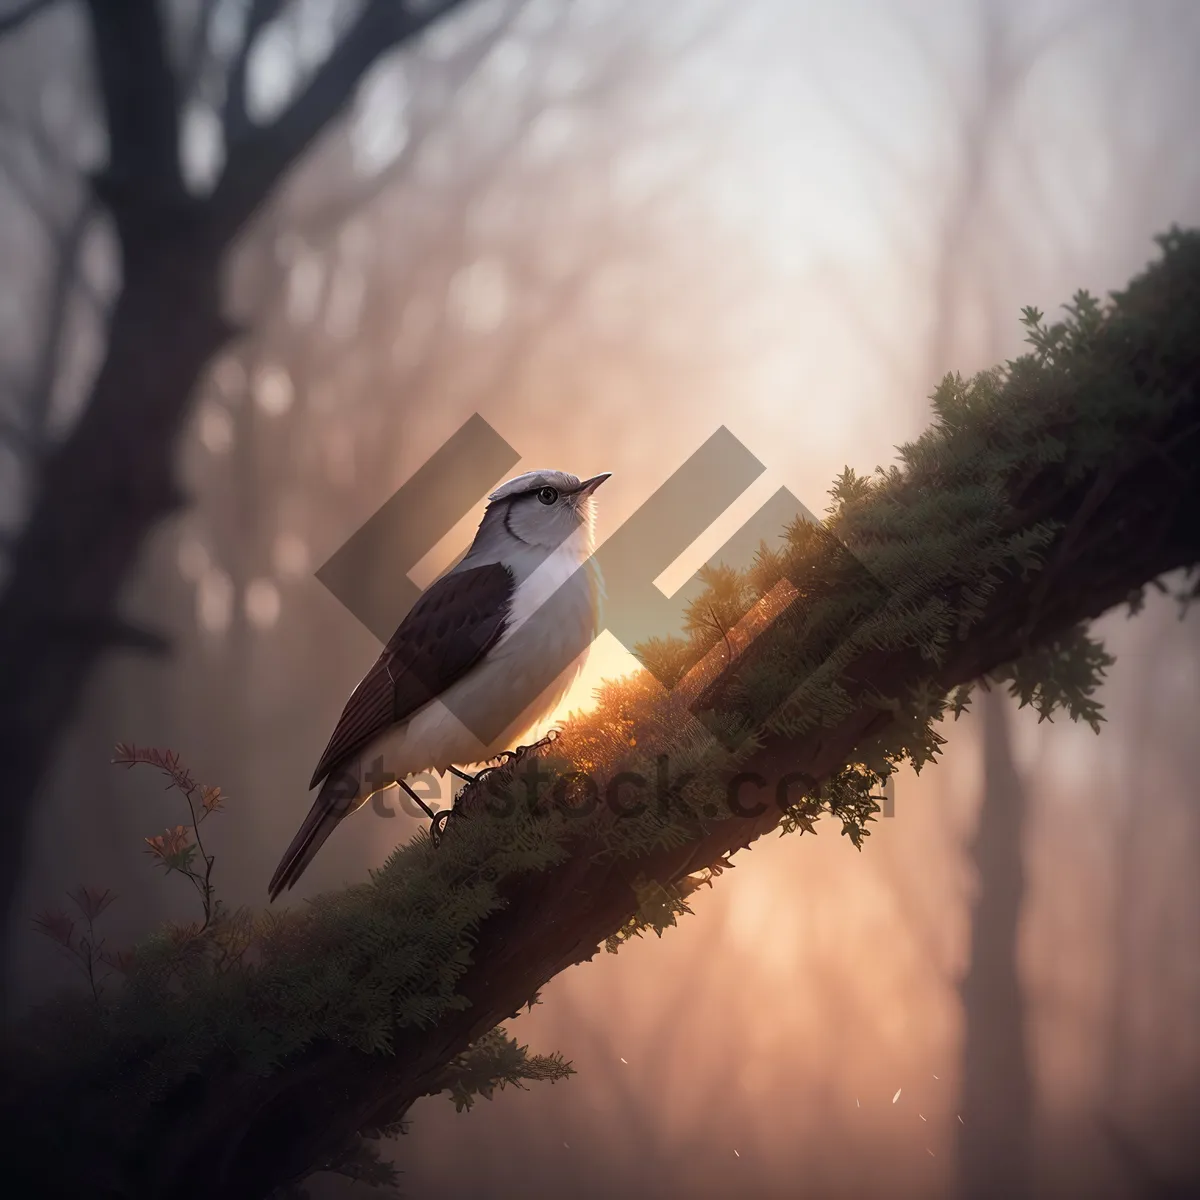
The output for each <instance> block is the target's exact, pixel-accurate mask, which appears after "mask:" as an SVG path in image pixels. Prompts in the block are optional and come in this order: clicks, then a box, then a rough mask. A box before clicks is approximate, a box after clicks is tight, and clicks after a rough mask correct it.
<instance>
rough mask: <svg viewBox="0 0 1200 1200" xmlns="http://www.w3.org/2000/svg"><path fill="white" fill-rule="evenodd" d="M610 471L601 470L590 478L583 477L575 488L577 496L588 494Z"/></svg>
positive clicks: (610, 473) (607, 476)
mask: <svg viewBox="0 0 1200 1200" xmlns="http://www.w3.org/2000/svg"><path fill="white" fill-rule="evenodd" d="M610 475H612V472H611V471H601V472H600V474H599V475H593V476H592V477H591V479H585V480H584V481H583V482H582V483H581V484H580V485H579V486H578V487H577V488H576V489H575V495H577V496H590V495H591V494H592V493H593V492H594V491H595V490H596V489H597V488H598V487H599V486H600V485H601V484H602V483H603V482H604V481H605V480H606V479H607V478H609V476H610Z"/></svg>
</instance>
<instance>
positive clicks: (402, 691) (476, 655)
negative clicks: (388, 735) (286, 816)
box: [308, 563, 514, 788]
mask: <svg viewBox="0 0 1200 1200" xmlns="http://www.w3.org/2000/svg"><path fill="white" fill-rule="evenodd" d="M513 586H514V585H513V577H512V572H510V571H509V569H508V568H507V567H505V566H503V565H502V564H500V563H490V564H488V565H486V566H481V567H471V568H469V569H468V570H466V571H459V572H456V573H453V574H450V575H443V576H442V577H441V579H439V580H437V582H436V583H434V584H432V585H431V586H430V587H429V588H428V590H427V591H426V592H425V593H424V595H422V597H421V598H420V600H418V601H417V603H416V604H415V605H414V606H413V608H412V611H411V612H409V614H408V616H406V617H405V618H404V620H403V621H402V622H401V623H400V628H399V629H397V630H396V632H395V633H394V634H393V635H392V639H391V641H389V642H388V644H387V645H386V646H385V647H384V648H383V653H382V654H380V656H379V659H378V661H377V662H376V663H375V665H374V666H373V667H372V668H371V669H370V670H369V671H368V672H367V673H366V675H365V676H364V677H363V679H362V682H360V683H359V685H358V687H356V688H355V689H354V691H353V692H352V693H351V696H350V699H349V700H347V701H346V707H345V708H344V709H343V710H342V715H341V717H340V718H339V720H338V723H337V728H336V729H334V731H333V736H332V737H331V738H330V739H329V745H328V746H326V747H325V753H324V754H322V755H321V761H320V762H319V763H318V764H317V769H316V770H315V771H314V772H313V777H312V782H311V783H310V784H309V785H308V786H309V787H310V788H314V787H316V786H317V784H318V783H320V782H321V780H322V779H324V778H325V777H326V776H327V775H328V774H329V773H330V772H331V771H333V770H334V769H336V768H337V767H338V766H339V765H341V764H342V763H343V762H345V761H346V760H347V759H348V758H350V757H352V756H353V755H354V754H355V753H356V752H357V751H358V750H360V749H362V747H363V746H365V745H366V744H367V743H369V742H370V741H372V740H373V739H374V738H376V737H378V736H379V734H381V733H383V732H384V730H386V729H388V728H389V727H390V726H392V725H395V724H397V723H398V722H400V721H405V720H407V719H408V718H409V717H410V716H412V714H413V713H414V712H416V711H417V709H419V708H420V707H421V706H422V705H423V704H425V703H427V702H428V701H429V700H432V699H434V697H436V696H438V695H440V694H441V693H442V692H443V691H445V690H446V688H448V687H449V686H450V685H451V684H452V683H453V682H454V681H455V680H456V679H459V678H460V677H461V676H463V675H465V674H466V672H467V671H469V670H470V669H471V667H473V666H474V665H475V664H476V663H477V662H478V661H479V660H480V659H481V658H482V657H483V656H484V655H485V654H486V653H487V652H488V650H490V649H491V647H492V646H494V645H495V644H496V642H497V640H498V639H499V638H500V635H501V634H502V633H503V632H504V627H505V624H506V622H507V619H508V610H509V602H510V601H511V600H512V595H513Z"/></svg>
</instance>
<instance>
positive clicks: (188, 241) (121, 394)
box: [0, 0, 461, 963]
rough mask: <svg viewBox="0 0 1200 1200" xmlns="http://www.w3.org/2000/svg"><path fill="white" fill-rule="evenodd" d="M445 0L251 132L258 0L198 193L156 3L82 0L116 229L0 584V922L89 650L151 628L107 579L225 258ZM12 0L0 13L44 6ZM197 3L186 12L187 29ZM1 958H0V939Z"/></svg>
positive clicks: (148, 503)
mask: <svg viewBox="0 0 1200 1200" xmlns="http://www.w3.org/2000/svg"><path fill="white" fill-rule="evenodd" d="M460 3H461V0H442V2H440V3H434V4H427V5H422V6H420V7H419V8H416V7H413V8H409V7H405V6H401V5H397V4H393V3H390V2H389V0H373V2H372V3H369V4H366V5H365V6H363V7H362V8H361V10H360V11H359V12H358V13H357V14H356V15H354V17H353V19H352V20H351V21H350V23H349V24H348V25H347V26H346V28H345V30H344V32H343V33H342V36H341V37H340V39H339V40H338V42H337V44H336V45H335V46H334V47H333V49H332V50H331V51H330V53H329V55H328V56H327V58H326V59H325V60H324V61H323V62H322V63H321V64H320V65H319V66H317V67H316V68H315V69H314V70H313V71H312V72H311V74H310V76H309V78H308V79H307V80H306V81H305V82H304V84H303V85H302V86H301V87H300V88H299V90H298V91H297V93H296V94H295V96H294V97H293V98H292V99H291V101H290V103H288V104H287V105H286V107H285V108H284V110H283V111H282V112H281V113H280V114H279V115H278V116H276V117H275V119H274V120H272V121H270V122H268V123H266V124H262V125H257V124H255V123H254V121H253V120H252V118H251V115H250V113H249V111H248V108H247V80H248V72H249V70H250V61H249V60H250V50H251V48H252V47H253V46H254V45H255V42H256V40H257V39H258V37H259V36H260V35H261V34H262V32H263V31H264V29H265V28H266V27H267V26H268V25H269V24H270V23H271V22H272V21H273V20H276V19H280V18H282V17H284V16H286V15H287V13H286V9H287V5H285V4H284V3H282V2H277V0H255V2H254V3H252V4H251V5H250V6H249V10H248V13H247V18H246V27H245V31H244V36H243V38H242V41H241V45H240V48H239V49H238V50H237V51H236V52H235V53H234V55H233V57H232V61H231V63H230V65H229V69H228V73H227V77H226V102H225V104H224V106H223V110H222V127H223V136H224V145H225V167H224V170H223V172H222V174H221V176H220V178H219V179H218V180H217V182H216V184H215V186H214V187H213V188H212V190H211V192H209V193H208V194H207V195H204V196H198V195H195V194H193V193H191V192H190V191H189V189H188V187H187V186H186V183H185V180H184V178H183V175H182V172H181V165H180V164H181V155H180V118H181V106H182V103H183V101H184V100H185V99H186V86H187V83H188V82H189V73H188V72H187V71H186V70H181V68H180V66H179V64H178V63H177V62H176V61H175V56H174V55H173V54H172V46H171V39H170V37H169V27H168V17H167V14H165V12H164V11H163V9H162V7H160V5H159V4H158V3H157V2H156V0H132V2H131V3H129V4H121V5H114V4H109V3H107V2H105V0H91V2H90V3H88V5H87V17H88V22H89V29H90V34H91V39H92V48H93V67H94V71H95V77H96V81H97V87H98V89H99V93H100V96H101V99H102V103H103V106H104V112H105V117H106V125H107V132H108V161H107V163H106V165H105V166H104V168H103V169H102V170H100V171H99V172H97V173H96V174H95V175H94V177H93V178H92V179H91V180H90V185H91V190H92V193H93V195H94V197H95V200H96V202H97V203H98V204H99V205H100V206H101V207H102V208H103V209H104V210H105V212H106V213H107V215H108V217H109V219H110V220H111V221H112V224H113V227H114V229H115V232H116V237H117V241H118V245H119V251H120V264H121V285H120V291H119V294H118V295H117V298H116V300H115V302H114V304H113V307H112V311H111V313H110V316H109V321H108V341H107V348H106V351H105V355H104V360H103V362H102V364H101V366H100V369H99V371H98V373H97V375H96V378H95V381H94V383H93V384H92V387H91V390H90V394H89V396H88V399H87V402H86V404H85V407H84V409H83V413H82V415H81V417H80V418H79V420H78V422H77V423H76V425H75V426H74V428H73V429H72V430H71V432H70V433H69V434H68V435H67V436H66V437H65V438H64V439H63V440H62V441H61V442H60V443H59V444H57V445H55V446H54V447H53V448H52V449H50V451H49V452H48V453H47V454H46V456H45V458H44V461H43V463H42V465H41V469H40V470H39V472H38V481H37V485H36V488H35V492H34V499H33V502H32V505H31V509H30V513H29V518H28V521H27V523H26V524H25V527H24V529H23V530H22V532H21V533H20V535H19V537H18V539H17V540H16V543H15V545H14V546H13V549H12V555H11V560H10V561H11V565H10V573H9V578H8V581H7V585H6V587H5V590H4V593H3V596H0V677H2V678H3V679H4V690H3V696H2V698H0V728H2V730H3V732H2V733H0V749H2V752H3V757H4V760H5V762H6V764H7V778H6V784H5V792H4V795H3V797H2V798H0V821H2V822H3V824H2V825H0V843H2V845H3V850H2V851H0V914H3V917H4V919H5V923H6V924H7V919H8V914H9V913H10V910H11V906H12V902H13V897H14V895H15V890H16V886H17V881H18V879H19V875H20V869H21V857H22V853H23V847H24V845H25V836H26V828H27V824H28V819H29V814H30V812H31V810H32V807H33V805H34V804H35V803H36V797H37V792H38V787H39V784H40V781H41V780H42V778H43V776H44V775H45V772H46V769H47V766H48V764H49V762H50V760H51V756H52V755H53V753H54V748H55V746H56V745H57V742H58V738H59V735H60V734H61V733H62V731H63V730H64V729H65V728H66V727H67V725H68V724H69V722H70V721H71V720H72V718H73V716H74V714H75V711H76V707H77V704H78V699H79V695H80V691H81V688H82V686H83V684H84V682H85V680H86V679H87V678H88V676H89V674H90V673H91V671H92V669H93V667H94V666H95V664H96V662H97V660H98V659H99V657H100V656H101V654H103V653H104V652H105V651H106V650H109V649H112V648H113V647H116V646H127V647H128V646H132V647H136V648H141V649H144V648H145V647H146V646H147V644H148V642H153V640H154V639H148V638H147V637H146V636H145V634H144V633H143V632H142V631H141V630H138V629H136V628H133V627H131V626H130V624H129V623H128V622H127V621H125V620H123V619H122V617H121V615H120V612H119V610H118V601H119V597H120V590H121V587H122V585H123V583H124V582H125V581H126V580H127V579H128V577H129V574H130V571H131V570H132V569H133V567H134V564H135V563H136V561H137V556H138V553H139V550H140V548H141V546H142V543H143V541H144V539H145V537H146V535H147V534H148V532H149V531H150V530H151V529H152V528H153V527H154V526H155V525H156V524H157V523H158V522H159V521H160V520H162V519H163V518H164V517H166V516H167V515H169V514H170V513H172V512H175V511H177V510H178V509H179V507H180V506H181V504H182V503H183V497H182V496H181V494H180V492H179V488H178V486H177V484H176V482H175V479H174V465H173V454H172V452H173V448H174V446H175V444H176V440H177V438H178V435H179V431H180V429H181V426H182V423H183V419H184V417H185V415H186V413H187V411H188V404H189V400H190V397H191V395H192V392H193V389H194V386H195V384H196V382H197V380H198V379H199V377H200V374H201V372H202V370H203V368H204V366H205V364H206V363H207V362H208V361H209V360H210V359H211V358H212V357H213V355H214V354H215V353H216V352H217V351H218V350H220V349H221V348H223V347H224V346H225V345H227V344H228V342H229V341H230V339H231V338H233V337H235V336H236V335H237V333H238V332H239V330H238V329H237V327H236V326H235V325H234V324H232V323H231V322H230V320H229V319H228V318H227V317H226V316H225V314H224V309H223V303H222V281H223V273H224V270H225V263H226V258H227V255H228V253H229V251H230V249H231V247H232V246H233V245H234V243H235V241H236V239H237V238H238V236H239V234H240V233H241V231H242V230H243V229H244V228H245V227H246V226H247V224H248V223H249V222H251V221H252V220H253V218H254V217H255V216H256V215H257V213H258V212H259V211H260V209H261V208H262V207H263V206H264V205H265V204H266V203H267V202H268V201H269V200H270V198H271V197H272V195H273V194H274V192H275V190H276V189H277V187H278V186H279V185H280V183H281V181H282V180H283V179H284V178H285V177H286V176H287V175H288V173H289V172H290V171H291V169H292V167H293V166H294V165H295V164H296V163H297V162H298V160H299V159H300V158H301V157H302V156H303V155H304V154H305V153H306V152H307V151H308V149H309V148H310V146H312V145H313V143H314V142H315V141H316V140H317V138H318V137H319V135H320V134H321V132H322V130H323V129H324V128H325V127H326V126H327V125H328V124H329V123H330V122H331V121H333V120H334V119H335V118H336V117H337V116H338V115H339V114H340V113H341V112H342V111H343V110H344V109H345V107H346V105H347V103H348V102H349V101H350V99H351V98H352V97H353V95H354V93H355V89H356V87H357V85H358V82H359V80H360V79H361V78H362V76H363V75H364V73H365V72H366V71H367V70H368V69H370V68H371V67H372V66H373V65H374V63H376V62H377V61H378V60H379V59H380V58H381V57H382V56H383V55H385V54H387V53H388V52H390V51H392V50H394V49H396V48H397V47H400V46H403V45H404V44H406V43H408V42H411V41H413V40H414V39H416V38H417V37H418V36H419V35H420V34H421V33H422V32H423V31H424V30H425V29H426V28H427V27H428V26H429V25H430V24H431V23H432V22H433V21H435V20H436V19H438V18H439V17H441V16H443V15H444V14H445V13H447V12H448V11H450V10H451V9H453V8H456V7H458V6H459V4H460ZM26 7H27V9H28V12H26V10H25V9H21V10H17V11H16V12H14V13H13V14H12V16H11V21H10V22H9V23H10V24H12V25H14V27H15V26H16V25H18V24H20V23H21V18H22V17H24V16H27V15H32V13H33V12H34V11H35V9H37V8H40V7H42V6H32V5H31V6H26ZM210 13H211V6H209V5H205V6H202V7H201V10H200V14H201V16H200V20H201V23H202V24H203V22H204V21H205V20H206V19H207V17H208V16H209V15H210ZM197 44H198V45H200V46H203V45H204V37H203V36H202V35H199V34H198V35H197ZM3 945H4V947H7V939H6V940H5V942H4V943H3ZM0 958H2V959H3V960H4V961H5V963H7V952H6V950H3V951H2V952H0Z"/></svg>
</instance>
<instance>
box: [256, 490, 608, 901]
mask: <svg viewBox="0 0 1200 1200" xmlns="http://www.w3.org/2000/svg"><path fill="white" fill-rule="evenodd" d="M609 474H610V473H609V472H604V473H602V474H600V475H593V476H592V477H591V478H590V479H585V480H582V481H581V480H579V479H578V478H577V477H576V476H574V475H569V474H567V473H565V472H563V471H528V472H526V473H525V474H524V475H518V476H517V477H516V478H515V479H510V480H509V481H508V482H507V483H505V484H504V485H503V486H501V487H500V488H498V489H497V490H496V491H495V492H493V493H492V494H491V495H490V496H489V497H488V505H487V508H486V509H485V511H484V514H483V520H482V521H480V523H479V529H478V531H477V532H476V534H475V540H474V541H473V542H472V543H471V548H470V549H469V550H468V551H467V553H466V555H465V556H464V557H463V558H462V559H461V560H460V561H459V562H458V563H457V564H456V565H455V566H453V567H452V568H450V570H448V571H447V572H446V573H445V574H443V575H442V576H441V577H440V578H439V579H437V580H436V581H435V582H434V583H433V584H431V585H430V587H429V588H428V589H427V590H426V591H425V592H424V593H423V594H422V596H421V598H420V600H418V601H417V603H416V604H415V605H414V606H413V608H412V610H411V611H410V612H409V614H408V615H407V616H406V617H405V618H404V620H403V621H402V622H401V623H400V627H399V628H398V629H397V630H396V632H395V633H394V634H393V635H392V638H391V640H390V641H389V642H388V644H387V645H386V646H385V647H384V648H383V652H382V653H381V654H380V656H379V658H378V660H377V661H376V663H375V665H374V666H373V667H372V668H371V669H370V670H369V671H368V672H367V674H366V675H365V676H363V678H362V680H361V681H360V683H359V684H358V686H357V687H356V688H355V689H354V691H353V693H351V696H350V699H349V700H347V701H346V707H345V708H344V709H343V710H342V715H341V718H340V719H339V720H338V723H337V727H336V728H335V729H334V731H333V736H332V737H331V738H330V739H329V745H328V746H326V747H325V753H324V754H322V755H321V761H320V762H319V763H318V764H317V769H316V770H315V771H314V772H313V777H312V782H311V783H310V784H309V787H310V788H312V787H316V786H317V785H318V784H320V785H321V790H320V791H319V792H318V793H317V798H316V800H315V801H314V802H313V806H312V808H311V809H310V810H309V814H308V816H307V817H306V818H305V819H304V824H303V825H301V826H300V830H299V832H298V833H297V834H296V836H295V837H294V838H293V839H292V844H291V845H290V846H288V848H287V851H286V852H285V854H284V856H283V858H282V859H281V860H280V863H279V866H278V867H277V868H276V871H275V874H274V875H273V876H272V878H271V883H270V885H269V891H270V896H271V899H272V900H274V899H275V898H276V896H278V895H279V893H280V892H282V891H283V890H284V889H286V888H290V887H291V886H292V885H293V884H294V883H295V882H296V880H297V879H299V878H300V876H301V875H302V874H303V872H304V870H305V868H306V867H307V866H308V864H309V863H310V862H311V861H312V859H313V856H314V855H315V854H316V852H317V851H318V850H319V849H320V848H321V846H322V845H323V844H324V842H325V839H326V838H328V837H329V835H330V834H331V833H332V832H333V830H334V827H335V826H336V825H337V824H338V823H339V822H340V821H341V820H342V819H343V818H345V817H347V816H348V815H349V814H350V813H352V812H354V811H355V810H356V809H358V808H361V807H362V805H364V804H365V803H366V802H367V801H368V800H369V799H370V798H371V796H372V795H373V794H374V793H375V792H377V791H380V790H382V788H384V787H391V786H397V785H398V786H400V787H403V788H405V790H406V791H408V792H409V795H410V796H412V797H413V798H414V799H416V800H417V802H418V803H420V804H421V806H422V807H423V808H426V806H425V804H424V802H423V801H421V800H420V798H419V797H417V796H416V793H415V792H413V791H411V789H409V788H408V787H407V785H406V784H405V783H404V780H405V779H407V778H408V777H409V776H412V775H416V774H419V773H421V772H423V771H446V770H451V771H453V772H454V773H455V774H457V775H460V776H461V775H464V772H462V771H461V770H457V769H456V768H460V767H462V766H465V765H468V764H473V763H483V762H487V761H489V760H490V759H492V758H495V757H496V755H497V754H499V753H500V751H501V750H505V749H508V748H509V747H511V745H512V744H513V742H512V739H513V738H514V737H515V736H516V735H518V734H520V733H523V732H524V731H526V730H528V729H530V728H531V727H532V726H534V725H536V724H537V723H538V722H539V721H540V720H542V719H543V718H544V717H545V716H546V715H547V714H548V713H549V712H550V711H551V710H552V709H553V708H554V706H555V705H556V704H557V703H558V702H559V700H561V699H562V697H563V695H564V693H565V692H566V691H567V689H568V688H569V687H570V685H571V682H572V681H573V680H574V678H575V676H576V675H577V673H578V671H579V669H580V667H581V666H582V656H583V654H584V652H585V651H586V650H587V649H588V647H589V646H590V645H591V643H592V641H593V639H594V638H595V636H596V634H597V633H598V631H599V620H600V598H601V595H602V593H603V583H602V581H601V579H600V573H599V570H598V568H597V567H596V564H595V561H594V559H593V558H592V550H593V548H594V527H595V512H594V500H593V498H592V494H593V493H594V492H595V490H596V488H598V487H599V486H600V484H602V483H603V482H604V481H605V480H606V479H607V478H608V477H609ZM466 777H467V778H470V776H466ZM426 811H427V812H428V811H429V810H428V808H426Z"/></svg>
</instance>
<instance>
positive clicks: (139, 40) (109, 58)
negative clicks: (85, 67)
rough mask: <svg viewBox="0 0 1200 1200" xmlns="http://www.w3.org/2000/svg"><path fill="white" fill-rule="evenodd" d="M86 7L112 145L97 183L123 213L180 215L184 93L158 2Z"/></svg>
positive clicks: (90, 2)
mask: <svg viewBox="0 0 1200 1200" xmlns="http://www.w3.org/2000/svg"><path fill="white" fill-rule="evenodd" d="M87 7H88V14H89V17H90V20H91V28H92V38H93V41H94V44H95V60H96V66H97V73H98V75H99V81H100V90H101V93H102V95H103V99H104V111H105V118H106V121H107V124H108V144H109V161H108V166H107V167H106V168H105V170H104V171H103V172H102V173H101V175H100V176H99V177H98V178H97V179H95V180H94V181H93V183H94V186H95V187H96V190H97V192H98V194H99V196H100V198H101V199H102V200H103V201H104V202H105V203H106V204H108V205H110V207H112V208H113V210H114V212H115V213H116V214H117V215H118V217H120V216H122V215H123V214H128V218H129V219H144V215H145V214H149V213H154V212H156V210H160V209H161V208H163V207H165V208H166V209H167V210H168V211H171V212H172V213H173V212H175V211H176V210H177V207H178V205H179V204H180V203H181V202H182V201H183V200H184V199H185V192H184V186H183V176H182V173H181V169H180V163H179V112H178V106H179V97H178V94H177V91H176V86H175V76H174V73H173V72H172V70H171V63H170V61H169V56H168V53H167V43H166V36H165V30H164V29H163V23H162V15H161V13H160V12H159V5H158V3H157V0H126V2H125V3H121V4H113V3H111V0H87ZM134 214H137V216H136V217H135V216H134Z"/></svg>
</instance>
